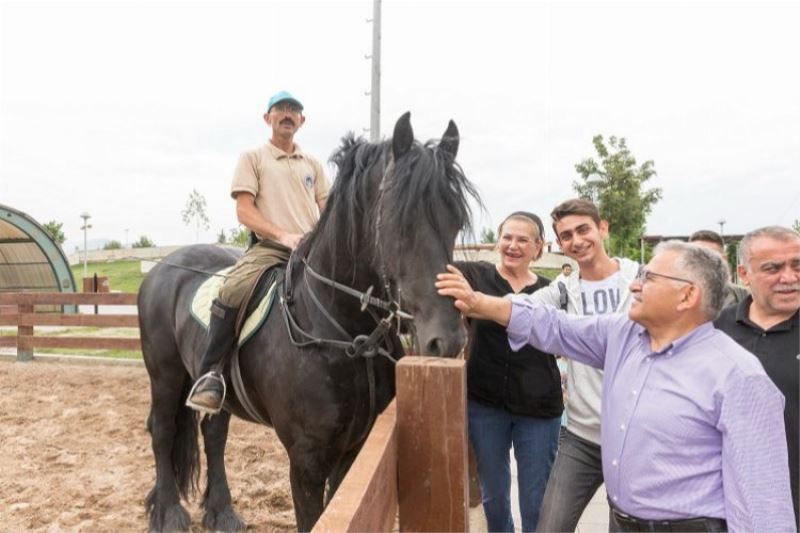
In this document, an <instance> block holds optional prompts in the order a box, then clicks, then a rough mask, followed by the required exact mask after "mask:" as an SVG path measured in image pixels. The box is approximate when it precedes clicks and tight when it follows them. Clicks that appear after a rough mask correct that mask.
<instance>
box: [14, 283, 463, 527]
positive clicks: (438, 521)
mask: <svg viewBox="0 0 800 533" xmlns="http://www.w3.org/2000/svg"><path fill="white" fill-rule="evenodd" d="M136 296H137V295H136V294H122V293H111V294H109V293H96V294H95V293H0V306H16V307H17V311H16V312H15V313H14V312H11V313H3V314H0V326H16V327H17V336H16V337H0V346H16V347H17V360H18V361H28V360H30V359H32V358H33V348H36V347H47V348H51V347H58V348H87V349H124V350H138V349H141V344H140V341H139V339H138V338H135V339H134V338H113V337H55V336H50V337H48V336H39V335H36V336H34V327H35V326H92V327H137V326H138V324H139V323H138V317H137V316H136V315H121V314H103V315H88V314H63V313H36V312H35V306H37V305H40V306H43V305H50V306H52V305H54V304H55V305H103V306H108V305H135V304H136ZM396 376H397V383H396V385H397V397H396V398H395V400H394V401H393V402H392V403H391V404H390V405H389V407H388V408H387V409H386V410H385V411H384V412H383V413H382V414H381V415H380V416H379V417H378V418H377V420H376V422H375V425H374V427H373V429H372V431H371V433H370V434H369V436H368V438H367V441H366V443H365V444H364V447H363V448H362V450H361V452H360V454H359V455H358V457H357V458H356V460H355V462H354V463H353V466H352V467H351V469H350V471H349V472H348V474H347V476H345V479H344V481H343V482H342V484H341V486H340V487H339V490H338V491H337V492H336V495H335V496H334V497H333V499H332V500H331V502H330V504H329V505H328V507H327V508H326V509H325V512H324V513H323V515H322V516H321V517H320V519H319V521H318V522H317V524H316V526H315V527H314V531H315V532H351V531H352V532H356V531H393V530H394V529H395V527H396V526H397V527H399V530H400V531H431V532H433V531H467V530H468V527H469V519H468V506H467V502H468V483H467V470H468V469H467V430H466V427H467V423H466V413H467V409H466V389H467V382H466V362H465V361H464V360H462V359H443V358H439V357H420V356H406V357H404V358H403V359H401V360H400V361H399V362H398V364H397V372H396Z"/></svg>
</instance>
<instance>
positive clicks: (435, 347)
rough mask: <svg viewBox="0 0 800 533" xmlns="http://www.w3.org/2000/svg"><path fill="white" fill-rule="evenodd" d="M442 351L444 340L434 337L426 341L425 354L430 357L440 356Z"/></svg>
mask: <svg viewBox="0 0 800 533" xmlns="http://www.w3.org/2000/svg"><path fill="white" fill-rule="evenodd" d="M443 353H444V342H443V341H442V339H440V338H439V337H434V338H433V339H431V340H430V341H429V342H428V345H427V346H426V350H425V354H424V355H429V356H432V357H440V356H441V355H442V354H443Z"/></svg>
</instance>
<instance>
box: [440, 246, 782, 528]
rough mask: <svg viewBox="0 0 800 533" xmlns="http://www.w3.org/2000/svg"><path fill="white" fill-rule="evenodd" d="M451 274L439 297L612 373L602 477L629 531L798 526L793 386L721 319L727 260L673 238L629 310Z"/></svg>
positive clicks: (642, 279) (636, 286) (513, 335)
mask: <svg viewBox="0 0 800 533" xmlns="http://www.w3.org/2000/svg"><path fill="white" fill-rule="evenodd" d="M448 270H449V273H445V274H440V275H439V277H438V281H437V282H436V285H437V288H438V289H439V293H440V294H442V295H445V296H451V297H453V298H454V299H455V300H456V302H455V305H456V307H457V308H458V309H460V310H461V311H462V312H464V313H465V314H467V315H468V316H471V317H478V318H484V319H489V320H495V321H496V322H498V323H500V324H504V325H507V327H508V336H509V343H510V344H511V347H512V348H514V349H517V348H519V347H521V346H523V345H525V344H526V343H527V344H531V345H533V346H535V347H536V348H538V349H539V350H542V351H543V352H549V353H563V354H565V355H567V356H568V357H571V358H574V359H575V360H576V361H580V362H582V363H586V364H589V365H592V366H594V367H597V368H602V369H603V370H604V382H603V404H602V427H603V432H602V457H603V475H604V478H605V483H606V490H607V491H608V496H609V503H610V504H611V507H612V510H613V512H614V516H615V519H616V521H617V522H618V526H619V528H620V531H726V530H729V531H732V532H739V531H742V532H751V531H769V532H784V531H795V529H794V513H793V510H792V502H791V496H790V489H789V467H788V461H787V451H786V435H785V430H784V423H783V408H784V398H783V395H782V394H781V393H780V392H779V391H778V389H777V388H776V387H775V385H774V384H773V383H772V381H771V380H770V379H769V377H767V375H766V374H765V372H764V369H763V368H762V366H761V365H760V364H759V362H758V360H757V359H756V358H755V357H754V356H753V355H752V354H750V353H749V352H748V351H747V350H745V349H744V348H742V347H740V346H739V345H738V344H737V343H736V342H734V341H733V340H732V339H731V338H730V337H728V336H727V335H725V334H724V333H722V332H720V331H718V330H716V329H715V328H714V326H713V324H712V323H711V321H712V320H714V318H716V317H717V315H718V314H719V311H720V308H721V306H722V300H723V291H724V287H725V284H726V282H727V279H728V271H727V265H726V264H725V262H724V261H723V260H722V258H720V257H719V256H718V255H716V254H713V253H712V252H710V251H708V250H706V249H703V248H700V247H698V246H695V245H691V244H686V243H682V242H677V241H670V242H666V243H662V244H661V245H659V246H658V247H657V248H656V255H655V257H654V258H653V260H652V261H650V263H649V264H648V265H647V268H644V269H642V271H641V272H640V275H639V276H638V277H637V279H636V281H634V282H633V283H632V284H631V287H630V289H631V292H632V293H633V299H634V301H633V304H632V306H631V309H630V311H629V313H628V317H625V316H624V315H602V316H591V317H577V316H570V315H567V314H566V313H564V312H563V311H559V310H557V309H554V308H553V307H550V306H546V305H543V304H539V303H537V302H535V301H534V300H533V299H531V298H527V297H519V296H513V297H511V298H508V297H506V298H495V297H490V296H487V295H484V294H481V293H478V292H474V291H473V290H472V289H471V288H470V287H469V284H467V283H466V281H465V280H464V279H463V277H462V276H461V275H460V273H459V272H458V271H457V270H456V269H455V268H453V267H448Z"/></svg>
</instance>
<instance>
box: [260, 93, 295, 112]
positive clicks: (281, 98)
mask: <svg viewBox="0 0 800 533" xmlns="http://www.w3.org/2000/svg"><path fill="white" fill-rule="evenodd" d="M281 102H291V103H293V104H294V105H296V106H297V107H299V108H300V111H302V110H303V104H301V103H300V100H298V99H297V98H295V97H294V96H292V95H291V93H289V92H288V91H280V92H277V93H275V94H273V95H272V98H270V99H269V104H267V113H269V110H270V109H272V106H274V105H275V104H279V103H281Z"/></svg>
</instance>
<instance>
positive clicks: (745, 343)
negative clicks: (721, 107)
mask: <svg viewBox="0 0 800 533" xmlns="http://www.w3.org/2000/svg"><path fill="white" fill-rule="evenodd" d="M737 270H738V272H739V277H740V279H741V280H742V281H743V282H744V283H745V285H748V286H749V287H750V291H751V293H752V294H751V296H749V297H747V299H745V300H744V301H742V302H740V303H739V304H737V305H731V306H729V307H727V308H726V309H725V310H723V311H722V314H721V315H720V317H719V318H718V319H717V320H716V322H715V325H716V326H717V328H718V329H720V330H722V331H724V332H725V333H727V334H728V335H729V336H730V337H732V338H733V339H734V340H735V341H736V342H738V343H739V344H740V345H741V346H742V347H744V348H746V349H747V350H749V351H750V352H752V353H753V354H755V355H756V357H758V359H759V360H760V361H761V364H762V365H763V366H764V370H765V371H766V372H767V375H768V376H769V377H770V378H771V379H772V381H773V382H774V383H775V385H776V386H777V387H778V389H780V391H781V392H782V393H783V395H784V397H785V398H786V409H785V411H784V421H785V423H786V440H787V444H788V451H789V475H790V480H791V487H792V501H793V502H794V516H795V522H796V523H797V527H798V529H800V519H798V514H799V513H798V498H800V493H798V470H800V465H798V455H800V445H799V443H798V440H799V439H800V410H799V409H798V404H800V361H798V357H800V355H799V354H800V326H798V316H799V315H800V234H798V233H797V232H796V231H793V230H791V229H789V228H782V227H778V226H770V227H766V228H761V229H757V230H755V231H752V232H750V233H748V234H747V235H745V237H744V239H742V242H741V244H740V246H739V266H738V269H737Z"/></svg>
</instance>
